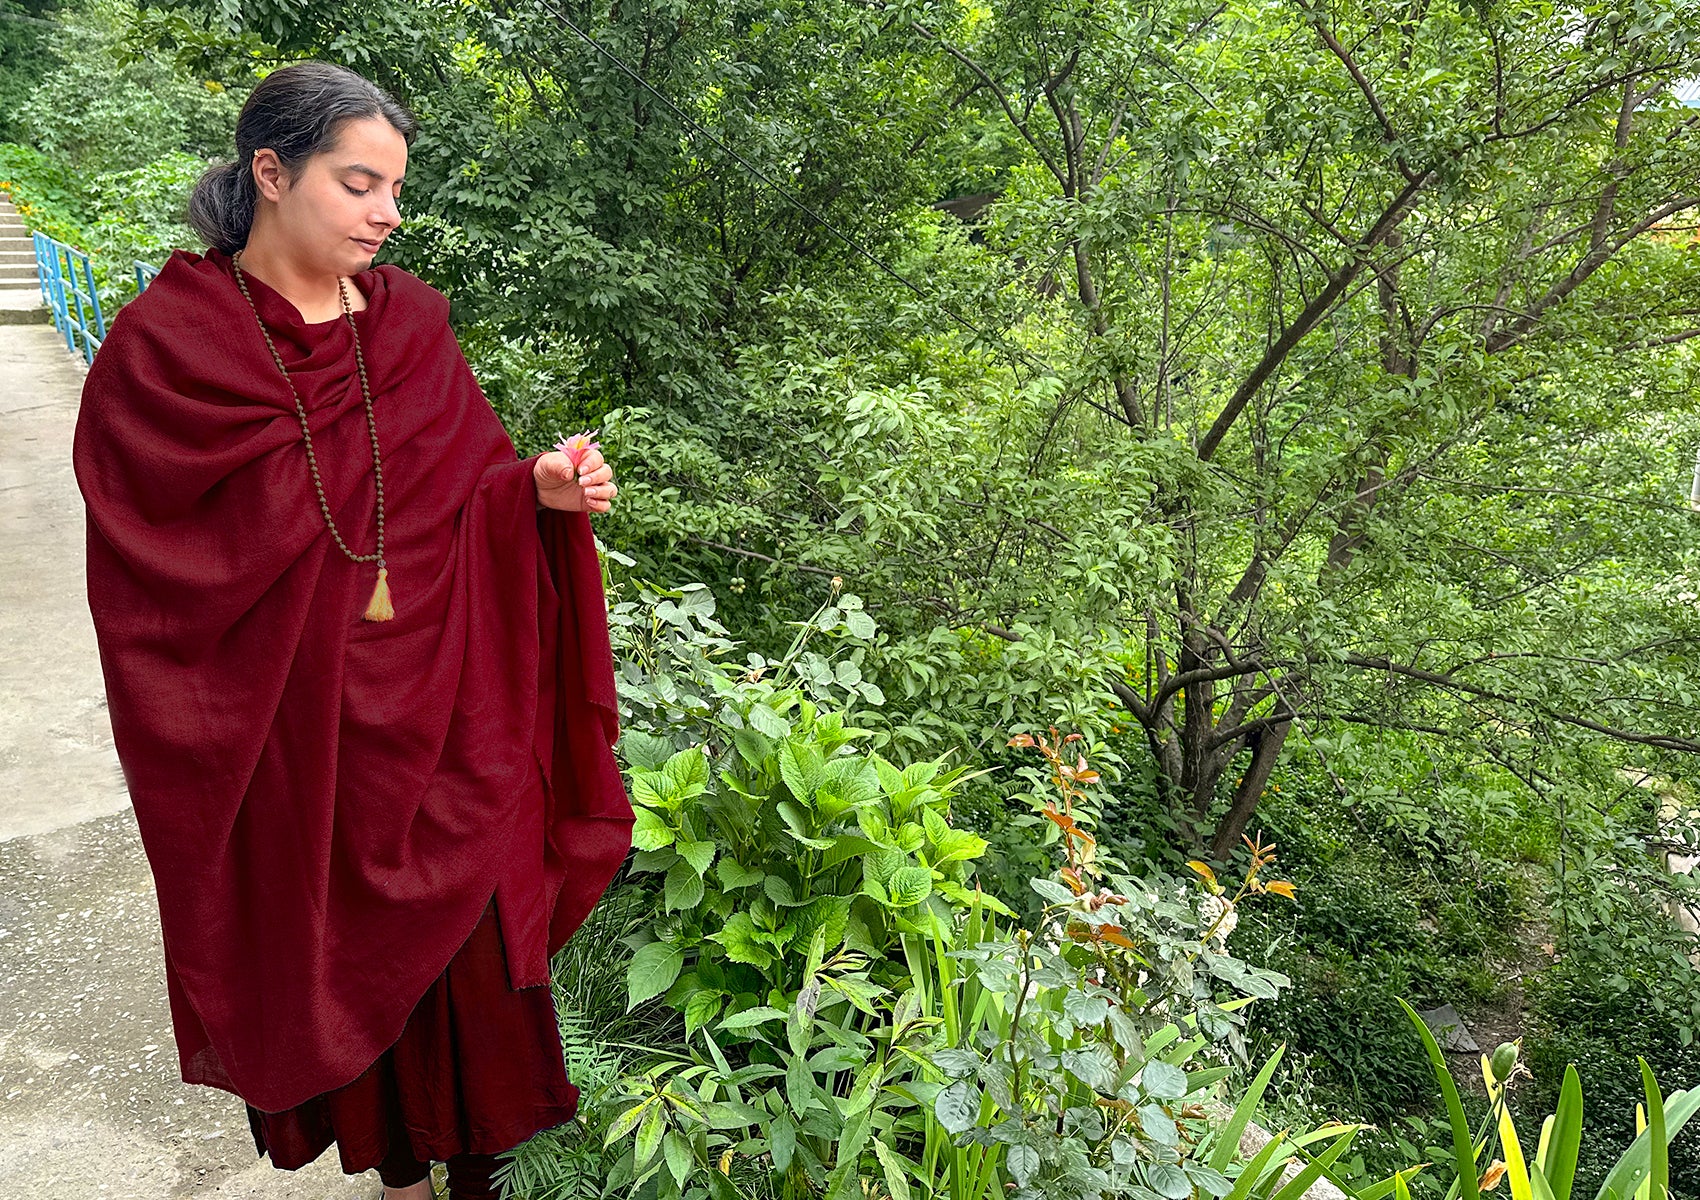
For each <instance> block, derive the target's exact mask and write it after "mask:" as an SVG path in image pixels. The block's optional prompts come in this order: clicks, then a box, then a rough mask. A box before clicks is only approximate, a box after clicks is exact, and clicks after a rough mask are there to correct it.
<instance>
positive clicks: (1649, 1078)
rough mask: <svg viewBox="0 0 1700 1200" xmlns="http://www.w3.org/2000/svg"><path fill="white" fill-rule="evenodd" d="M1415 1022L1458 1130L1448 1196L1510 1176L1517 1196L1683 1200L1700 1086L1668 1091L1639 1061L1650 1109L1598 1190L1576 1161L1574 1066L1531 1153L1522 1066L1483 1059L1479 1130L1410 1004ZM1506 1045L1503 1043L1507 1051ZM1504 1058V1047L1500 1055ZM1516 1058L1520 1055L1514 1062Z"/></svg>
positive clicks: (1578, 1130) (1578, 1111) (1579, 1126)
mask: <svg viewBox="0 0 1700 1200" xmlns="http://www.w3.org/2000/svg"><path fill="white" fill-rule="evenodd" d="M1406 1012H1407V1014H1408V1015H1409V1017H1410V1019H1411V1022H1412V1023H1413V1024H1414V1025H1415V1026H1416V1029H1417V1032H1418V1034H1419V1035H1420V1036H1421V1038H1422V1041H1423V1047H1424V1049H1425V1051H1426V1052H1427V1054H1428V1058H1429V1062H1430V1064H1431V1066H1432V1068H1433V1071H1434V1076H1435V1078H1436V1079H1437V1080H1439V1083H1440V1090H1441V1095H1442V1097H1443V1099H1444V1101H1445V1105H1446V1112H1447V1119H1448V1123H1449V1124H1450V1126H1451V1132H1452V1143H1453V1144H1452V1155H1451V1158H1450V1161H1449V1162H1448V1164H1447V1165H1448V1166H1449V1167H1450V1169H1451V1171H1452V1174H1453V1179H1454V1183H1453V1187H1452V1190H1451V1191H1450V1192H1448V1196H1449V1197H1450V1196H1457V1197H1460V1198H1461V1200H1481V1197H1482V1195H1483V1194H1484V1193H1487V1192H1491V1191H1492V1190H1493V1189H1495V1188H1497V1187H1498V1186H1500V1184H1501V1182H1502V1181H1503V1182H1504V1184H1505V1187H1506V1190H1507V1191H1508V1192H1509V1193H1510V1194H1511V1196H1512V1197H1514V1198H1515V1200H1524V1198H1530V1200H1533V1198H1534V1197H1539V1198H1540V1200H1572V1197H1575V1198H1576V1200H1583V1198H1584V1197H1586V1196H1588V1195H1589V1194H1593V1195H1594V1196H1595V1200H1629V1198H1630V1197H1634V1198H1635V1200H1680V1197H1679V1196H1678V1194H1677V1193H1676V1192H1673V1191H1672V1189H1671V1179H1672V1174H1671V1141H1672V1139H1674V1138H1675V1137H1676V1135H1677V1134H1678V1133H1679V1132H1680V1131H1681V1130H1682V1128H1683V1126H1685V1125H1686V1124H1687V1123H1688V1121H1689V1120H1690V1119H1691V1118H1692V1117H1693V1116H1694V1115H1695V1114H1696V1113H1697V1112H1700V1089H1694V1090H1687V1091H1683V1090H1678V1091H1674V1092H1672V1093H1671V1094H1670V1095H1668V1096H1666V1095H1664V1094H1663V1093H1662V1092H1661V1091H1660V1089H1659V1086H1658V1083H1657V1081H1656V1080H1655V1078H1654V1075H1653V1071H1652V1069H1651V1068H1650V1067H1649V1066H1648V1065H1647V1060H1646V1059H1644V1058H1643V1059H1639V1060H1637V1065H1638V1068H1639V1074H1638V1077H1637V1082H1638V1083H1639V1084H1640V1092H1639V1097H1640V1098H1643V1099H1644V1100H1645V1106H1644V1108H1641V1109H1639V1110H1638V1112H1637V1122H1636V1124H1637V1136H1636V1137H1635V1138H1634V1140H1633V1141H1632V1142H1630V1144H1629V1145H1628V1147H1627V1149H1625V1150H1623V1152H1622V1153H1621V1155H1618V1156H1616V1157H1615V1158H1614V1159H1613V1160H1612V1161H1611V1162H1610V1165H1609V1168H1608V1169H1607V1170H1606V1171H1605V1173H1604V1178H1603V1179H1602V1180H1601V1181H1600V1184H1599V1190H1598V1191H1597V1192H1594V1190H1593V1186H1592V1184H1590V1183H1589V1182H1587V1181H1586V1180H1584V1179H1582V1178H1579V1177H1578V1176H1577V1175H1576V1174H1575V1171H1576V1164H1577V1162H1578V1159H1579V1158H1580V1156H1581V1153H1582V1150H1581V1147H1582V1143H1583V1129H1584V1126H1583V1122H1582V1107H1583V1104H1582V1096H1583V1091H1582V1087H1581V1081H1580V1078H1579V1076H1578V1074H1577V1072H1576V1071H1575V1070H1574V1069H1567V1070H1566V1071H1565V1074H1564V1082H1563V1085H1562V1086H1561V1088H1560V1091H1559V1096H1558V1106H1557V1108H1556V1110H1555V1111H1554V1113H1553V1115H1552V1116H1550V1117H1548V1118H1547V1119H1546V1121H1545V1122H1544V1123H1543V1126H1542V1129H1541V1132H1540V1138H1539V1141H1538V1142H1531V1143H1530V1144H1529V1148H1528V1150H1527V1151H1525V1149H1524V1145H1523V1141H1522V1139H1521V1137H1520V1136H1519V1133H1518V1131H1517V1127H1516V1122H1515V1121H1514V1119H1513V1117H1512V1114H1511V1111H1510V1101H1509V1085H1510V1083H1511V1081H1512V1078H1513V1076H1514V1073H1515V1072H1514V1071H1507V1073H1506V1075H1505V1076H1504V1077H1503V1078H1501V1077H1499V1075H1498V1074H1497V1072H1496V1071H1495V1070H1494V1069H1493V1066H1492V1064H1491V1062H1490V1060H1489V1059H1488V1057H1487V1056H1486V1055H1483V1056H1482V1075H1483V1080H1484V1082H1485V1084H1486V1087H1487V1092H1488V1098H1489V1101H1490V1105H1491V1107H1490V1109H1489V1111H1488V1114H1487V1116H1486V1117H1485V1118H1484V1119H1483V1120H1482V1122H1481V1124H1480V1125H1479V1126H1477V1127H1476V1128H1475V1130H1474V1132H1472V1130H1471V1127H1470V1124H1469V1121H1468V1119H1467V1117H1466V1115H1465V1112H1464V1107H1463V1105H1462V1103H1461V1102H1460V1096H1459V1092H1458V1086H1457V1084H1456V1082H1454V1080H1453V1078H1452V1072H1451V1071H1450V1069H1448V1067H1447V1065H1446V1060H1445V1057H1444V1056H1443V1055H1442V1054H1441V1051H1440V1047H1439V1046H1438V1045H1437V1044H1436V1042H1435V1039H1434V1035H1433V1034H1432V1033H1430V1032H1429V1030H1428V1027H1427V1026H1426V1025H1424V1024H1423V1021H1422V1018H1420V1017H1419V1016H1417V1013H1416V1011H1415V1010H1414V1009H1412V1008H1410V1006H1409V1005H1407V1006H1406ZM1502 1049H1503V1048H1502ZM1500 1057H1501V1055H1500V1054H1499V1053H1497V1052H1496V1054H1495V1058H1496V1059H1497V1058H1500ZM1509 1061H1510V1062H1511V1063H1515V1061H1516V1060H1515V1058H1514V1057H1512V1058H1510V1059H1509Z"/></svg>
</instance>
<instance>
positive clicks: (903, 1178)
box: [874, 1137, 910, 1200]
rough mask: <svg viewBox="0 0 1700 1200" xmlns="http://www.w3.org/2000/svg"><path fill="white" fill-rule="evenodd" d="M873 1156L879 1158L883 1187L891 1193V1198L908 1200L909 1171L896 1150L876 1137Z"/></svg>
mask: <svg viewBox="0 0 1700 1200" xmlns="http://www.w3.org/2000/svg"><path fill="white" fill-rule="evenodd" d="M874 1157H875V1158H877V1159H879V1163H880V1169H881V1171H883V1172H884V1174H885V1189H886V1191H888V1192H890V1193H891V1200H910V1194H909V1171H908V1168H907V1167H905V1166H904V1163H903V1159H902V1158H901V1157H899V1155H898V1153H897V1151H895V1150H893V1149H892V1148H891V1147H890V1146H888V1145H886V1144H885V1143H884V1142H882V1141H881V1140H880V1139H879V1138H877V1137H876V1138H875V1139H874Z"/></svg>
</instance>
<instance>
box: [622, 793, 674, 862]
mask: <svg viewBox="0 0 1700 1200" xmlns="http://www.w3.org/2000/svg"><path fill="white" fill-rule="evenodd" d="M634 793H635V789H634ZM632 798H633V799H634V800H635V799H636V798H637V797H636V795H635V794H634V795H633V797H632ZM633 812H634V814H635V815H636V817H637V823H636V824H634V825H633V826H632V845H633V846H635V847H637V849H639V850H659V849H661V847H663V846H665V845H667V844H669V843H670V842H672V840H673V831H672V830H671V829H670V828H668V826H667V822H666V821H663V820H662V819H661V818H660V817H659V816H657V815H656V814H655V813H654V812H652V811H651V810H650V809H647V808H642V807H639V806H637V805H633Z"/></svg>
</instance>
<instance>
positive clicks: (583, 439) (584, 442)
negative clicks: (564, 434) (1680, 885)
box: [555, 429, 602, 471]
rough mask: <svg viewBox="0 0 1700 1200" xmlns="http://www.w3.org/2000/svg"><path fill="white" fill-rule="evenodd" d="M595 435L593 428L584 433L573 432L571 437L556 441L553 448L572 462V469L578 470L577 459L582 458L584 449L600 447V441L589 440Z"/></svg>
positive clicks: (597, 448)
mask: <svg viewBox="0 0 1700 1200" xmlns="http://www.w3.org/2000/svg"><path fill="white" fill-rule="evenodd" d="M595 436H596V430H594V429H592V430H589V431H587V432H585V433H575V434H573V436H572V437H569V438H562V439H561V440H560V441H558V442H556V443H555V449H557V450H559V451H560V452H561V453H563V454H565V455H566V456H567V458H568V460H569V461H570V462H571V463H572V464H573V470H575V471H576V470H578V464H579V461H580V460H581V459H583V458H584V456H585V452H586V451H589V450H600V449H602V443H601V442H593V441H591V440H590V439H591V438H593V437H595Z"/></svg>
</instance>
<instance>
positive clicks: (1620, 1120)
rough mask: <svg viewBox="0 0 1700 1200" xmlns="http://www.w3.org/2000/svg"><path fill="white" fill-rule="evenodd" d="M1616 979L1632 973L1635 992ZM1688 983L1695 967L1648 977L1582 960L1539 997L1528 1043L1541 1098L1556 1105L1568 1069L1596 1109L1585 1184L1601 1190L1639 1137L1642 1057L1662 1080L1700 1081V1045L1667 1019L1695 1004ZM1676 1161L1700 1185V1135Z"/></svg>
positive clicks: (1545, 982)
mask: <svg viewBox="0 0 1700 1200" xmlns="http://www.w3.org/2000/svg"><path fill="white" fill-rule="evenodd" d="M1685 968H1686V964H1685ZM1614 973H1623V974H1627V975H1629V976H1630V977H1631V978H1630V981H1629V982H1628V986H1627V987H1625V986H1622V983H1621V981H1613V980H1612V975H1613V974H1614ZM1685 977H1688V978H1691V977H1692V969H1691V968H1688V969H1685V970H1683V971H1682V972H1680V973H1678V972H1674V971H1669V970H1661V969H1656V968H1655V969H1653V970H1638V969H1636V968H1635V965H1634V963H1633V961H1632V960H1631V959H1630V957H1629V956H1627V955H1626V956H1622V957H1619V958H1617V959H1616V960H1615V964H1614V965H1613V966H1611V967H1608V966H1606V965H1605V964H1604V963H1602V962H1600V961H1598V960H1596V959H1594V958H1592V957H1578V958H1575V959H1567V960H1566V961H1564V962H1563V963H1561V964H1560V965H1559V967H1558V968H1557V969H1556V970H1554V971H1553V972H1552V973H1550V974H1549V975H1548V976H1546V977H1544V978H1543V979H1542V980H1541V981H1540V983H1539V986H1538V987H1537V988H1536V990H1535V994H1534V999H1535V1013H1534V1015H1535V1024H1534V1028H1533V1029H1532V1030H1531V1032H1530V1034H1529V1036H1528V1046H1529V1054H1528V1058H1529V1068H1530V1070H1531V1072H1532V1073H1533V1076H1534V1078H1533V1081H1532V1083H1531V1085H1530V1088H1531V1092H1532V1095H1531V1100H1532V1101H1533V1102H1535V1103H1537V1104H1540V1105H1553V1104H1555V1103H1556V1097H1557V1093H1558V1091H1559V1088H1560V1084H1561V1081H1562V1080H1563V1079H1564V1077H1565V1072H1566V1069H1567V1068H1570V1069H1573V1070H1574V1071H1575V1072H1576V1073H1577V1074H1578V1075H1579V1078H1580V1082H1581V1086H1582V1090H1583V1092H1584V1093H1585V1094H1586V1095H1587V1096H1588V1098H1589V1105H1588V1109H1587V1114H1586V1115H1587V1133H1588V1140H1587V1142H1586V1143H1585V1144H1584V1146H1583V1152H1582V1160H1581V1166H1580V1168H1579V1171H1578V1176H1577V1177H1578V1179H1579V1180H1580V1181H1581V1182H1584V1183H1586V1184H1587V1185H1588V1187H1590V1188H1597V1187H1598V1186H1599V1184H1600V1183H1601V1182H1602V1181H1603V1179H1604V1178H1605V1173H1606V1171H1607V1170H1608V1169H1609V1168H1610V1166H1611V1165H1612V1163H1614V1162H1615V1161H1616V1160H1617V1159H1618V1157H1619V1156H1620V1155H1621V1154H1623V1153H1624V1152H1625V1151H1626V1150H1627V1148H1628V1147H1629V1145H1630V1143H1631V1142H1632V1141H1633V1140H1634V1138H1635V1135H1636V1133H1637V1129H1636V1126H1635V1123H1634V1121H1633V1119H1632V1118H1633V1113H1634V1109H1635V1105H1636V1103H1637V1101H1638V1100H1639V1099H1640V1097H1641V1092H1642V1087H1641V1076H1640V1072H1639V1069H1638V1065H1637V1061H1636V1060H1637V1057H1640V1058H1643V1059H1645V1060H1646V1061H1647V1062H1648V1063H1649V1064H1651V1066H1652V1068H1653V1070H1654V1071H1655V1072H1657V1074H1658V1075H1659V1076H1660V1077H1662V1078H1666V1079H1674V1080H1681V1081H1685V1082H1692V1081H1696V1080H1700V1045H1696V1044H1695V1043H1694V1042H1692V1041H1690V1042H1686V1043H1685V1042H1684V1041H1683V1040H1682V1038H1681V1036H1680V1032H1679V1028H1678V1022H1677V1021H1675V1020H1672V1019H1671V1018H1669V1017H1667V1016H1665V1015H1663V1014H1667V1013H1670V1012H1671V1011H1672V1008H1673V1005H1675V1004H1681V1003H1686V1002H1689V1001H1688V1000H1687V998H1686V997H1685V996H1683V994H1682V992H1681V991H1680V990H1678V989H1679V987H1680V981H1681V980H1682V979H1683V978H1685ZM1689 1019H1692V1018H1689ZM1671 1163H1672V1170H1673V1172H1674V1177H1675V1178H1676V1179H1677V1180H1678V1181H1679V1182H1680V1181H1684V1180H1687V1181H1693V1180H1697V1179H1700V1143H1697V1141H1696V1139H1695V1138H1694V1137H1687V1138H1683V1139H1680V1140H1679V1141H1677V1142H1676V1143H1674V1144H1673V1145H1672V1146H1671ZM1689 1190H1691V1189H1689Z"/></svg>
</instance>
